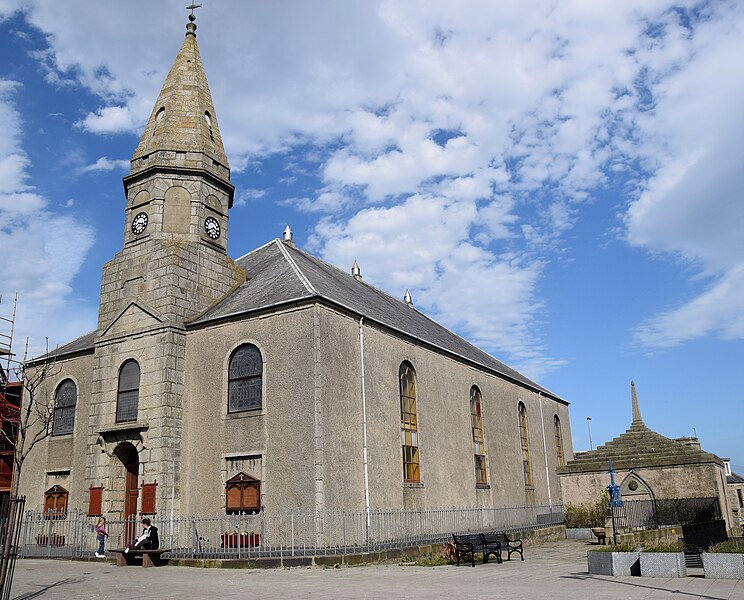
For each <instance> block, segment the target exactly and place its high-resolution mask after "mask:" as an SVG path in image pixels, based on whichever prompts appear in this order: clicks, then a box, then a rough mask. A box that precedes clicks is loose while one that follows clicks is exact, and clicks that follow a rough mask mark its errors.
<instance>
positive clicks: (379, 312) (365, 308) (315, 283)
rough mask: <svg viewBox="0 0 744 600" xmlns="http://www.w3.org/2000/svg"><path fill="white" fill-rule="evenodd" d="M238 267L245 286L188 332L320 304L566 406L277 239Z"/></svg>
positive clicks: (426, 319)
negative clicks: (292, 306)
mask: <svg viewBox="0 0 744 600" xmlns="http://www.w3.org/2000/svg"><path fill="white" fill-rule="evenodd" d="M236 262H237V264H238V266H240V267H241V268H242V269H244V270H245V272H246V277H247V280H246V282H245V283H244V284H243V285H242V286H240V287H239V288H238V289H237V290H235V291H234V292H233V293H232V294H231V295H230V296H228V297H227V298H225V299H224V300H222V301H221V302H219V303H218V304H217V305H215V306H213V307H212V308H210V309H209V310H207V311H206V312H205V313H203V314H202V315H201V316H199V317H198V318H196V319H195V320H193V321H191V322H190V323H189V324H188V326H189V327H194V326H200V325H204V324H206V323H208V322H210V321H214V320H221V319H229V318H234V317H237V316H238V315H241V314H245V313H250V312H253V311H258V310H265V309H267V308H270V307H274V306H277V305H282V304H289V303H293V302H303V301H308V300H311V299H321V300H325V301H327V302H329V303H331V304H335V305H337V306H339V307H342V308H345V309H347V310H349V311H351V312H353V313H355V314H357V315H360V316H363V317H364V318H365V319H367V320H369V321H374V322H376V323H378V324H380V325H383V326H385V327H387V328H389V329H392V330H394V331H396V332H399V333H402V334H404V335H406V336H409V337H412V338H415V339H417V340H419V341H422V342H424V343H425V344H428V345H430V346H434V347H436V348H437V349H439V350H443V351H444V352H446V353H448V354H451V355H454V356H455V357H457V358H460V359H464V360H465V361H467V362H470V363H474V364H475V365H477V366H479V367H482V368H484V369H485V370H487V371H490V372H493V373H496V374H498V375H501V376H503V377H506V378H507V379H510V380H512V381H514V382H517V383H519V384H521V385H523V386H525V387H527V388H529V389H532V390H534V391H539V392H541V393H543V394H546V395H548V396H550V397H551V398H554V399H556V400H560V401H562V402H565V401H564V400H562V399H561V398H560V397H558V396H556V395H555V394H553V393H552V392H550V391H549V390H547V389H545V388H544V387H542V386H540V385H539V384H537V383H535V382H534V381H532V380H531V379H529V378H527V377H525V376H524V375H522V374H521V373H519V372H518V371H515V370H514V369H512V368H511V367H508V366H507V365H505V364H504V363H502V362H501V361H499V360H497V359H495V358H494V357H492V356H490V355H489V354H487V353H486V352H484V351H482V350H480V349H479V348H476V347H475V346H474V345H472V344H471V343H470V342H467V341H466V340H464V339H463V338H461V337H459V336H458V335H456V334H454V333H452V332H451V331H449V330H448V329H446V328H445V327H442V326H441V325H439V324H438V323H436V322H435V321H433V320H431V319H430V318H429V317H427V316H426V315H424V314H423V313H421V312H419V311H418V310H416V309H415V308H412V307H410V306H408V305H407V304H405V303H404V302H402V301H401V300H398V299H396V298H393V297H392V296H390V295H388V294H386V293H385V292H382V291H381V290H379V289H377V288H375V287H374V286H371V285H369V284H368V283H366V282H364V281H360V280H357V279H355V278H354V277H352V276H351V275H350V274H348V273H346V272H344V271H341V270H340V269H338V268H336V267H334V266H333V265H331V264H329V263H327V262H325V261H322V260H320V259H319V258H317V257H315V256H312V255H311V254H308V253H307V252H303V251H302V250H300V249H298V248H296V247H295V246H293V245H289V244H285V243H283V242H281V241H279V240H278V239H275V240H272V241H271V242H269V243H268V244H266V245H264V246H262V247H260V248H257V249H256V250H254V251H253V252H250V253H248V254H246V255H245V256H243V257H241V258H239V259H238V260H237V261H236Z"/></svg>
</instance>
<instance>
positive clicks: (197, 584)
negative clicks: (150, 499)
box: [11, 540, 744, 600]
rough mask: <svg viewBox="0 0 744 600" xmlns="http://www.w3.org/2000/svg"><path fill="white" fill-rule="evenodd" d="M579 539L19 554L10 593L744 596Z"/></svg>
mask: <svg viewBox="0 0 744 600" xmlns="http://www.w3.org/2000/svg"><path fill="white" fill-rule="evenodd" d="M589 548H591V546H590V545H589V544H587V543H586V542H583V541H569V540H566V541H560V542H550V543H546V544H544V545H542V546H539V547H528V548H526V549H525V560H524V562H522V561H520V560H518V559H517V560H514V559H513V557H512V561H511V562H508V561H504V563H503V564H501V565H499V564H496V563H495V562H490V563H489V564H486V565H483V564H476V567H475V568H472V567H470V566H469V565H468V566H460V567H455V566H441V567H416V566H400V565H396V564H393V565H374V566H364V567H351V568H347V567H344V568H338V569H334V568H321V567H312V568H311V567H297V568H292V569H239V570H237V569H201V568H189V567H172V566H165V567H159V568H155V569H143V568H142V567H139V566H137V567H135V566H132V567H116V566H114V565H113V564H112V563H109V562H104V561H100V560H99V561H97V562H96V561H90V562H85V561H67V560H35V559H34V560H19V561H18V562H17V564H16V574H15V580H14V585H13V593H12V595H11V597H12V598H14V599H16V600H30V599H31V598H41V599H43V600H51V599H53V598H77V599H81V600H82V599H91V600H93V599H95V600H98V599H122V600H124V599H126V600H131V599H132V598H144V597H147V598H158V600H164V599H169V598H179V599H180V598H221V599H223V598H224V599H231V598H235V599H237V598H240V599H241V600H242V599H244V598H262V599H265V598H282V599H288V598H312V599H331V598H333V599H336V598H380V597H391V598H442V597H456V598H495V597H501V598H509V599H521V598H524V599H533V598H550V600H564V599H565V600H578V599H581V598H591V599H592V600H605V599H607V600H610V599H618V600H619V599H626V598H644V599H647V598H670V599H671V598H690V599H696V598H702V599H706V600H718V599H727V600H732V599H740V600H744V581H728V580H711V579H703V578H701V577H686V578H684V579H655V578H645V577H644V578H641V577H601V576H594V575H589V574H588V573H587V570H586V556H585V554H586V550H587V549H589Z"/></svg>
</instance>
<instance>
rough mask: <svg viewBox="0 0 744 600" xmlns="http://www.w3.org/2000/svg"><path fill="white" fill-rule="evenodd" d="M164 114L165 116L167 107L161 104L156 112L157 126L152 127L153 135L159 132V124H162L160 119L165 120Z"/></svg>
mask: <svg viewBox="0 0 744 600" xmlns="http://www.w3.org/2000/svg"><path fill="white" fill-rule="evenodd" d="M164 116H165V107H164V106H161V107H160V108H159V109H158V112H156V113H155V127H153V128H152V137H155V132H157V130H158V126H159V125H160V121H162V120H163V117H164Z"/></svg>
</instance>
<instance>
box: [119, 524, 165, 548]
mask: <svg viewBox="0 0 744 600" xmlns="http://www.w3.org/2000/svg"><path fill="white" fill-rule="evenodd" d="M142 525H143V529H142V535H141V536H139V537H138V538H137V540H136V541H135V542H134V543H133V544H132V543H129V544H127V547H126V548H125V549H124V553H125V554H126V553H128V552H129V550H131V549H133V550H157V549H158V546H159V545H160V540H159V539H158V528H157V527H155V526H154V525H153V524H152V522H151V521H150V519H148V518H147V517H145V518H144V519H142Z"/></svg>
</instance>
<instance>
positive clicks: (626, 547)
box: [592, 542, 638, 552]
mask: <svg viewBox="0 0 744 600" xmlns="http://www.w3.org/2000/svg"><path fill="white" fill-rule="evenodd" d="M637 549H638V548H636V547H635V546H634V545H633V544H631V543H628V542H625V543H624V544H615V545H614V546H612V545H609V544H608V545H607V546H600V547H599V548H594V549H593V550H592V552H635V551H636V550H637Z"/></svg>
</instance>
